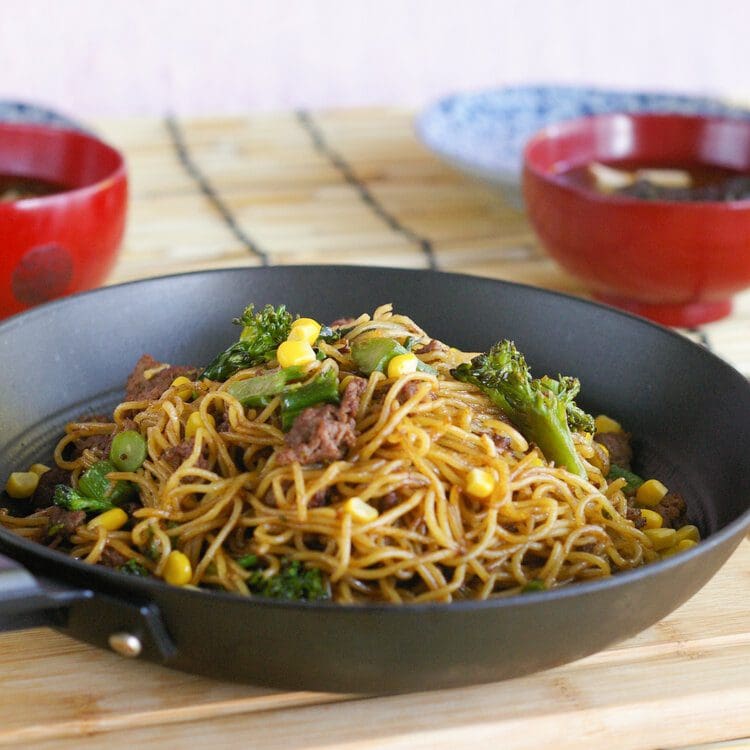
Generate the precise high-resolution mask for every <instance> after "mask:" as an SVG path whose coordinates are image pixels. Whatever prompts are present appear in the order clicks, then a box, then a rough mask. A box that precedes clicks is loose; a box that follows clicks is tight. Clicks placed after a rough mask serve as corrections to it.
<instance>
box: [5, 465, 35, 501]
mask: <svg viewBox="0 0 750 750" xmlns="http://www.w3.org/2000/svg"><path fill="white" fill-rule="evenodd" d="M38 484H39V474H36V473H35V472H33V471H14V472H13V473H12V474H11V475H10V476H9V477H8V482H7V484H6V485H5V491H6V492H7V493H8V494H9V495H10V496H11V497H12V498H13V499H14V500H25V499H26V498H29V497H31V496H32V495H33V494H34V491H35V490H36V487H37V485H38Z"/></svg>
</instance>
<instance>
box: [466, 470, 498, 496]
mask: <svg viewBox="0 0 750 750" xmlns="http://www.w3.org/2000/svg"><path fill="white" fill-rule="evenodd" d="M494 489H495V477H494V476H493V475H492V473H491V472H489V471H487V470H486V469H472V470H471V471H469V473H468V474H467V475H466V491H467V492H468V493H469V494H470V495H473V496H474V497H489V496H490V495H491V494H492V490H494Z"/></svg>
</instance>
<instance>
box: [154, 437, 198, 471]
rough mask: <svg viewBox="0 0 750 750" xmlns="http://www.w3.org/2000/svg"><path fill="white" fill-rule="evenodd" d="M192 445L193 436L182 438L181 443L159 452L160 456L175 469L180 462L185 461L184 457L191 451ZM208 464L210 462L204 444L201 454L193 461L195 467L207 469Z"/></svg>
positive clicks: (193, 442) (193, 443) (193, 441)
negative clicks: (187, 438) (186, 438)
mask: <svg viewBox="0 0 750 750" xmlns="http://www.w3.org/2000/svg"><path fill="white" fill-rule="evenodd" d="M194 447H195V440H193V438H190V439H189V440H183V441H182V442H181V443H178V444H177V445H173V446H172V447H171V448H167V450H165V451H164V453H162V454H161V457H162V458H163V459H164V461H166V462H167V463H168V464H169V465H170V466H171V467H172V468H173V469H177V468H179V466H180V464H182V463H183V461H185V459H186V458H187V457H188V456H189V455H190V454H191V453H192V452H193V448H194ZM209 466H210V463H209V460H208V451H207V450H206V447H205V446H204V447H203V450H201V455H200V456H198V460H197V461H196V462H195V467H196V468H197V469H208V467H209Z"/></svg>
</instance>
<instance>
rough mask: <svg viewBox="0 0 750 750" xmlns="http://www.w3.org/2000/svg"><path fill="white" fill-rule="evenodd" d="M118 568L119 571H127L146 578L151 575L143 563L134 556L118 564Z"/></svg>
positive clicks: (132, 574)
mask: <svg viewBox="0 0 750 750" xmlns="http://www.w3.org/2000/svg"><path fill="white" fill-rule="evenodd" d="M118 570H119V571H120V572H121V573H127V574H128V575H131V576H140V577H142V578H147V577H148V576H150V575H151V574H150V573H149V572H148V570H147V569H146V568H145V567H144V566H143V565H141V564H140V563H139V562H138V560H136V559H135V558H134V557H131V558H130V560H128V561H127V562H126V563H124V564H123V565H120V567H119V568H118Z"/></svg>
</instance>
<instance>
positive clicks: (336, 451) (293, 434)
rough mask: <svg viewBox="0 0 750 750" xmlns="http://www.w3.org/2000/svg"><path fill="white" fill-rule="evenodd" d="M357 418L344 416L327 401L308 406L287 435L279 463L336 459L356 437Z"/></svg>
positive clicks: (306, 462) (316, 461)
mask: <svg viewBox="0 0 750 750" xmlns="http://www.w3.org/2000/svg"><path fill="white" fill-rule="evenodd" d="M356 437H357V436H356V434H355V432H354V420H353V419H344V420H342V419H341V412H340V409H339V408H337V407H335V406H332V405H331V404H326V405H325V406H311V407H309V408H307V409H305V410H304V411H303V412H302V413H301V414H300V415H299V416H298V417H297V419H295V420H294V425H293V426H292V429H291V430H289V432H287V434H286V438H285V440H284V443H285V446H284V448H282V449H281V450H280V451H279V453H278V454H277V461H278V463H279V464H281V465H283V464H290V463H292V462H294V461H299V463H301V464H314V463H319V462H324V463H327V462H330V461H336V460H337V459H339V458H343V457H344V454H345V452H346V449H347V448H350V447H351V446H352V445H354V441H355V440H356Z"/></svg>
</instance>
